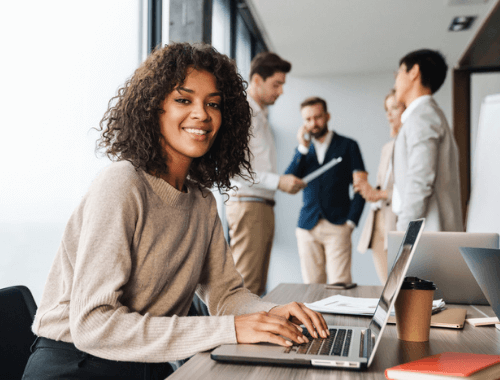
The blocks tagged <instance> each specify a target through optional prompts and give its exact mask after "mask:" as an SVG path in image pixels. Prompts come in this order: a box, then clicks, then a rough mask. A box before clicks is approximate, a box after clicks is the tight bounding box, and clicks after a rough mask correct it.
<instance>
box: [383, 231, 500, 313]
mask: <svg viewBox="0 0 500 380" xmlns="http://www.w3.org/2000/svg"><path fill="white" fill-rule="evenodd" d="M403 234H404V233H403V232H389V234H388V251H387V264H388V268H389V269H390V267H391V266H392V263H393V262H394V259H395V256H396V253H397V250H398V247H399V245H400V244H401V239H402V238H403ZM498 239H499V237H498V234H497V233H471V232H428V231H425V232H424V233H422V237H421V238H420V242H419V243H418V248H417V250H416V251H415V256H414V257H413V260H412V262H411V264H410V268H409V269H408V276H415V277H419V278H422V279H425V280H430V281H432V282H434V283H435V284H436V286H437V289H436V291H435V292H434V299H440V298H442V299H444V301H445V302H446V303H450V304H452V303H453V304H467V305H488V300H487V299H486V297H485V296H484V294H483V292H482V290H481V288H480V287H479V285H478V284H477V282H476V280H475V279H474V276H473V275H472V273H471V270H470V269H469V267H468V266H467V264H466V263H465V261H464V259H463V258H462V255H461V254H460V251H459V247H481V248H498Z"/></svg>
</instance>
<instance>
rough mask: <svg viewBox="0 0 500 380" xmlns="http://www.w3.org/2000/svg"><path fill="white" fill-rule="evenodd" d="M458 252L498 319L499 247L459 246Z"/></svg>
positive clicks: (499, 311) (499, 291) (499, 285)
mask: <svg viewBox="0 0 500 380" xmlns="http://www.w3.org/2000/svg"><path fill="white" fill-rule="evenodd" d="M460 253H461V254H462V256H463V258H464V259H465V262H466V263H467V265H468V266H469V268H470V270H471V272H472V274H473V275H474V278H475V279H476V281H477V283H478V284H479V286H480V287H481V289H482V291H483V293H484V295H485V296H486V298H487V299H488V301H489V303H490V305H491V307H492V309H493V311H494V312H495V315H496V316H497V317H498V318H499V319H500V280H499V278H498V274H499V273H500V249H487V248H467V247H460Z"/></svg>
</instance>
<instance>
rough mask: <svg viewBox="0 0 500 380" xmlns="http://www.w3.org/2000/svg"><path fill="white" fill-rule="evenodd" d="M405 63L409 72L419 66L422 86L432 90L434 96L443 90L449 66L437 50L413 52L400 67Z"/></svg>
mask: <svg viewBox="0 0 500 380" xmlns="http://www.w3.org/2000/svg"><path fill="white" fill-rule="evenodd" d="M403 63H404V64H405V66H406V71H407V72H408V71H410V70H411V69H412V68H413V66H414V65H415V64H418V67H419V68H420V75H421V81H422V86H424V87H428V88H430V90H431V93H433V94H434V93H435V92H436V91H437V90H439V89H440V88H441V85H442V84H443V83H444V80H445V79H446V72H447V71H448V65H447V64H446V60H445V59H444V57H443V55H442V54H441V53H440V52H439V51H437V50H430V49H421V50H415V51H412V52H411V53H408V54H406V55H405V56H404V57H403V58H401V59H400V61H399V66H401V65H402V64H403Z"/></svg>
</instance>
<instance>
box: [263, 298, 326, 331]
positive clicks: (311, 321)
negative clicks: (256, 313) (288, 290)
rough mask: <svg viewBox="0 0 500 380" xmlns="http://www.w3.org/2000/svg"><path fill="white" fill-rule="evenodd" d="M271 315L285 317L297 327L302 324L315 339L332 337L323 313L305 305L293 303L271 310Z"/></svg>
mask: <svg viewBox="0 0 500 380" xmlns="http://www.w3.org/2000/svg"><path fill="white" fill-rule="evenodd" d="M269 314H271V315H278V316H280V317H283V318H285V319H286V320H288V321H290V322H292V323H294V324H296V325H300V324H302V325H304V326H306V328H307V330H308V331H309V333H310V334H311V336H313V337H314V338H319V337H321V338H327V337H328V335H330V332H329V330H328V325H327V324H326V322H325V319H324V318H323V316H322V315H321V313H317V312H315V311H313V310H311V309H309V308H308V307H306V306H305V305H304V304H303V303H299V302H291V303H288V304H286V305H281V306H276V307H274V308H272V309H271V310H269ZM318 334H319V335H318Z"/></svg>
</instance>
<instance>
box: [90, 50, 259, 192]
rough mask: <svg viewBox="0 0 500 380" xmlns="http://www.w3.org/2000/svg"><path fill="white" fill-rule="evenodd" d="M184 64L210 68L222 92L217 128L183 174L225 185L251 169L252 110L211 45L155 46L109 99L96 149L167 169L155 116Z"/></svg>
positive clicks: (182, 75) (231, 68) (230, 66)
mask: <svg viewBox="0 0 500 380" xmlns="http://www.w3.org/2000/svg"><path fill="white" fill-rule="evenodd" d="M188 68H194V69H197V70H205V71H207V72H209V73H211V74H213V75H214V77H215V79H216V80H217V89H218V90H219V91H220V92H221V93H222V110H221V111H222V124H221V126H220V129H219V132H218V134H217V137H216V139H215V141H214V143H213V145H212V147H211V148H210V150H209V151H208V152H207V153H206V154H205V155H203V156H202V157H198V158H195V159H194V160H193V162H192V164H191V167H190V169H189V174H188V179H189V180H190V181H192V182H194V183H195V184H197V185H198V186H203V187H207V188H211V187H212V186H214V185H215V186H217V187H218V188H219V189H229V188H231V184H230V179H231V178H232V177H234V176H238V175H243V176H247V174H246V173H250V176H252V173H253V172H252V171H251V166H250V162H249V159H248V157H249V156H250V150H249V148H248V143H249V140H250V126H251V113H250V112H251V111H250V106H249V105H248V102H247V99H246V91H245V86H246V82H245V81H243V79H242V77H241V76H240V75H239V74H238V71H237V68H236V64H235V63H234V61H233V60H231V59H229V58H228V57H227V56H225V55H223V54H220V53H219V52H217V50H215V49H214V48H213V47H211V46H210V45H205V44H193V45H190V44H188V43H172V44H169V45H167V46H165V47H160V48H157V49H156V50H154V51H153V52H152V53H151V55H150V56H149V57H148V58H147V59H146V60H145V61H144V62H143V63H142V65H141V66H140V67H139V68H138V69H137V70H136V71H135V73H134V75H133V76H132V77H131V78H130V79H128V80H127V81H126V82H125V85H124V86H123V87H121V88H120V89H119V90H118V95H116V96H115V97H114V98H113V99H111V101H110V103H109V105H108V110H107V111H106V113H105V114H104V117H103V118H102V120H101V122H100V131H101V132H102V134H101V138H100V139H99V140H98V142H97V149H98V150H101V151H103V153H104V154H106V155H107V156H108V157H109V158H110V159H111V160H113V161H122V160H127V161H130V162H131V163H132V164H133V165H134V166H135V167H136V168H141V169H143V170H144V171H146V172H148V173H149V174H155V175H158V174H165V173H167V172H168V170H169V168H168V166H167V156H166V153H165V151H164V149H163V146H162V141H163V135H162V133H161V128H160V121H159V119H160V115H161V114H162V113H163V112H164V111H163V109H162V104H163V101H164V100H165V98H166V96H167V95H168V94H170V93H171V92H172V91H173V90H174V88H175V87H176V86H178V85H181V84H182V83H184V80H185V79H186V75H187V69H188Z"/></svg>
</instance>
